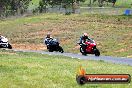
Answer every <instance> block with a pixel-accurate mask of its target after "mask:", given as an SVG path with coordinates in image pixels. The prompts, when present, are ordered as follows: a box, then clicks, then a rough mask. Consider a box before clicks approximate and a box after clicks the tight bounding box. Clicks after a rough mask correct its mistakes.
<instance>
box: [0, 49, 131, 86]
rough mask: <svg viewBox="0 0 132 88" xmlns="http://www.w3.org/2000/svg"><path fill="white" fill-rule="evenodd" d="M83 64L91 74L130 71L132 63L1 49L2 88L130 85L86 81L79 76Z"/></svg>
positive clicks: (128, 72)
mask: <svg viewBox="0 0 132 88" xmlns="http://www.w3.org/2000/svg"><path fill="white" fill-rule="evenodd" d="M80 65H82V66H83V68H84V69H86V72H87V73H88V74H130V75H132V67H131V66H125V65H115V64H110V63H104V62H103V61H92V60H78V59H75V58H69V57H63V56H49V55H42V54H36V53H22V52H13V51H5V50H0V83H1V85H0V88H9V87H10V88H80V87H81V88H106V87H107V88H130V87H131V86H132V83H130V84H86V85H84V86H79V85H78V84H77V83H76V80H75V77H76V73H77V69H78V68H79V66H80Z"/></svg>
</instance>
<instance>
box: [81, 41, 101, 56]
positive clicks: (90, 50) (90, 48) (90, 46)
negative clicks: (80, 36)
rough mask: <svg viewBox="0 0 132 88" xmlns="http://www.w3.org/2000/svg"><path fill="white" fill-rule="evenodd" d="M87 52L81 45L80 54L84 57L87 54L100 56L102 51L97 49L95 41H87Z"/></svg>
mask: <svg viewBox="0 0 132 88" xmlns="http://www.w3.org/2000/svg"><path fill="white" fill-rule="evenodd" d="M85 44H86V50H85V51H84V50H83V48H82V47H83V45H82V44H79V45H80V52H81V53H82V55H87V54H95V56H100V51H99V50H98V49H97V48H96V43H95V41H94V40H93V39H87V40H86V42H85Z"/></svg>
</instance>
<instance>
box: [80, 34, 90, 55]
mask: <svg viewBox="0 0 132 88" xmlns="http://www.w3.org/2000/svg"><path fill="white" fill-rule="evenodd" d="M87 40H90V38H89V37H88V34H87V33H83V36H81V38H80V45H81V47H82V49H83V51H84V52H86V47H87V45H86V44H85V42H86V41H87Z"/></svg>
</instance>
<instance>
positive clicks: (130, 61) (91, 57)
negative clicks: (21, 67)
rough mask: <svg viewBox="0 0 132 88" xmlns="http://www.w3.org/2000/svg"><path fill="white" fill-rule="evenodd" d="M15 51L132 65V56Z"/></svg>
mask: <svg viewBox="0 0 132 88" xmlns="http://www.w3.org/2000/svg"><path fill="white" fill-rule="evenodd" d="M13 51H16V52H34V53H41V54H48V55H62V56H66V57H71V58H77V59H82V60H96V61H104V62H109V63H115V64H123V65H129V66H132V58H126V57H112V56H99V57H97V56H94V55H90V54H88V55H87V56H83V55H81V54H73V53H59V52H46V51H39V50H17V49H13Z"/></svg>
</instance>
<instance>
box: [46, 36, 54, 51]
mask: <svg viewBox="0 0 132 88" xmlns="http://www.w3.org/2000/svg"><path fill="white" fill-rule="evenodd" d="M50 35H51V34H50V33H48V34H47V36H46V38H45V39H44V43H45V44H46V46H47V49H49V46H50V41H51V40H53V38H52V37H51V36H50Z"/></svg>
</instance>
